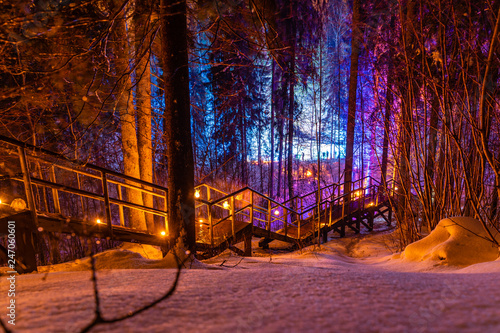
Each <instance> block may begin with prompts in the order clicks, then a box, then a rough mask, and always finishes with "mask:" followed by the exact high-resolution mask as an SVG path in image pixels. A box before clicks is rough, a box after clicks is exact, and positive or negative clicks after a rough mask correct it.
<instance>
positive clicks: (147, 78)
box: [133, 0, 155, 232]
mask: <svg viewBox="0 0 500 333" xmlns="http://www.w3.org/2000/svg"><path fill="white" fill-rule="evenodd" d="M151 14H152V8H151V5H150V1H147V0H136V3H135V8H134V16H133V22H134V24H133V25H134V35H135V61H136V69H135V76H134V77H135V86H136V91H135V100H136V103H135V105H136V108H137V128H138V131H137V146H138V153H139V156H140V157H141V158H140V159H139V167H140V176H141V179H142V180H144V181H146V182H149V183H152V182H153V148H152V143H151V138H152V132H151V116H152V110H151V67H150V65H151V63H150V46H151V45H152V40H151V39H152V38H153V36H152V33H151V31H150V30H151V29H152V27H151V24H150V21H151ZM143 200H144V205H145V206H147V207H153V196H152V195H150V194H146V193H144V195H143ZM146 224H147V228H148V230H149V231H151V232H154V231H155V225H154V216H153V215H152V214H146Z"/></svg>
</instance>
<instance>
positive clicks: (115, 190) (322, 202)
mask: <svg viewBox="0 0 500 333" xmlns="http://www.w3.org/2000/svg"><path fill="white" fill-rule="evenodd" d="M0 159H1V160H3V161H6V162H9V165H11V170H12V169H14V170H18V171H19V172H8V170H7V169H5V170H0V181H1V183H0V184H6V183H7V184H8V186H6V187H8V188H2V189H0V199H3V200H4V203H5V197H4V198H2V197H1V196H5V195H7V194H9V193H10V195H11V198H10V199H13V197H14V196H21V197H23V198H24V199H25V200H26V202H27V209H24V210H20V211H14V210H13V209H11V208H10V207H9V206H7V205H5V204H0V235H7V234H8V233H9V231H8V228H7V225H8V222H9V221H16V226H17V229H16V240H17V242H18V251H17V253H16V255H17V256H18V257H17V259H18V265H17V267H16V268H17V269H18V271H19V272H21V271H24V272H30V271H33V270H36V253H37V248H38V247H37V234H38V233H39V232H55V233H60V234H66V235H68V236H67V237H75V236H88V237H98V238H107V239H112V240H117V241H125V242H138V243H144V244H151V245H158V246H162V247H163V248H164V249H165V250H166V249H167V247H168V245H167V244H168V243H169V242H168V241H167V240H168V224H167V205H166V203H167V197H168V196H167V193H168V189H166V188H164V187H162V186H159V185H156V184H152V183H148V182H144V181H142V180H139V179H135V178H132V177H128V176H125V175H123V174H121V173H118V172H115V171H112V170H108V169H105V168H102V167H99V166H97V165H93V164H89V163H86V164H83V163H80V162H78V161H73V160H69V159H67V158H66V157H64V156H62V155H59V154H56V153H53V152H50V151H47V150H44V149H41V148H39V147H34V146H32V145H29V144H25V143H22V142H19V141H16V140H13V139H10V138H7V137H3V136H0ZM343 188H344V184H330V185H328V186H325V187H323V188H321V189H319V190H317V191H313V192H310V193H307V194H304V195H301V196H296V197H294V198H292V199H290V200H287V201H286V202H282V203H280V202H277V201H275V200H273V199H272V198H270V197H268V196H266V195H264V194H262V193H259V192H258V191H255V190H254V189H252V188H249V187H244V188H242V189H239V190H237V191H235V192H232V193H225V192H223V191H220V190H219V189H216V188H214V187H212V186H209V185H207V184H201V185H199V186H197V187H196V188H195V202H196V206H195V217H196V228H195V229H196V241H197V248H198V251H199V254H200V255H204V256H212V255H215V254H217V253H220V252H221V251H223V250H225V249H228V248H229V249H231V250H233V251H235V252H237V253H239V254H241V255H247V256H249V255H251V253H252V248H251V246H252V237H258V238H261V240H260V242H259V246H261V247H264V248H265V247H267V246H268V245H269V243H270V242H272V241H274V240H279V241H282V242H287V243H289V244H291V245H293V246H305V245H308V244H311V243H312V242H314V241H316V240H317V239H318V238H319V237H323V239H326V234H327V233H328V232H331V231H333V232H337V233H339V234H340V236H344V235H345V233H346V228H349V229H352V230H353V231H355V232H360V231H361V228H362V227H365V228H366V229H368V230H372V229H373V220H374V218H376V217H379V216H381V217H383V218H384V219H385V220H386V221H387V223H388V224H390V221H391V215H392V210H391V205H390V203H389V200H390V197H391V193H392V191H393V190H392V183H391V182H388V183H386V184H380V183H379V182H377V181H376V180H374V179H373V178H371V177H365V178H363V179H360V180H357V181H355V182H353V183H352V192H351V193H350V194H344V193H343ZM16 193H17V194H16ZM127 193H129V194H130V193H140V194H141V195H150V196H152V197H153V198H154V205H153V206H152V207H149V206H146V205H143V204H137V203H134V202H131V201H130V200H127ZM14 194H15V195H14ZM7 201H8V200H7ZM131 211H138V212H141V213H142V214H148V215H150V216H153V218H154V221H155V225H156V230H155V231H154V232H150V231H146V230H138V229H134V228H131V227H130V217H129V216H130V214H128V213H129V212H131ZM241 242H243V244H244V249H243V250H240V249H238V248H237V247H235V244H237V243H241Z"/></svg>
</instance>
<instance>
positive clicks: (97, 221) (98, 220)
mask: <svg viewBox="0 0 500 333" xmlns="http://www.w3.org/2000/svg"><path fill="white" fill-rule="evenodd" d="M95 223H97V224H104V223H103V222H102V221H101V219H97V220H96V221H95Z"/></svg>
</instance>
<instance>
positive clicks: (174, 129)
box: [160, 0, 196, 253]
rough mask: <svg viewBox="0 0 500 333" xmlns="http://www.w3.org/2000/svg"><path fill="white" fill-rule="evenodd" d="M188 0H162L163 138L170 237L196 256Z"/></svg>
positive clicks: (180, 246) (179, 246) (181, 247)
mask: <svg viewBox="0 0 500 333" xmlns="http://www.w3.org/2000/svg"><path fill="white" fill-rule="evenodd" d="M186 10H187V4H186V0H172V1H170V0H161V2H160V20H161V26H162V29H161V32H162V34H161V38H162V60H163V70H164V94H165V111H164V135H165V139H166V144H167V159H168V161H167V165H168V182H167V184H168V206H167V209H168V227H169V237H170V238H171V239H173V240H175V241H176V242H177V246H178V248H179V249H186V250H189V251H191V252H192V253H194V251H195V246H196V239H195V215H194V161H193V147H192V143H191V112H190V102H189V101H190V97H189V67H188V44H187V18H186Z"/></svg>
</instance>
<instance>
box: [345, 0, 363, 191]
mask: <svg viewBox="0 0 500 333" xmlns="http://www.w3.org/2000/svg"><path fill="white" fill-rule="evenodd" d="M351 29H352V38H351V69H350V74H349V102H348V114H347V133H346V148H345V151H346V156H345V170H344V179H345V185H344V193H350V192H351V182H352V167H353V160H354V129H355V127H356V93H357V89H358V60H359V50H360V44H361V38H362V34H361V21H360V2H359V0H354V2H353V8H352V22H351ZM348 198H349V197H348Z"/></svg>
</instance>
